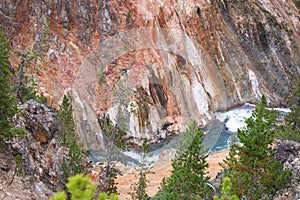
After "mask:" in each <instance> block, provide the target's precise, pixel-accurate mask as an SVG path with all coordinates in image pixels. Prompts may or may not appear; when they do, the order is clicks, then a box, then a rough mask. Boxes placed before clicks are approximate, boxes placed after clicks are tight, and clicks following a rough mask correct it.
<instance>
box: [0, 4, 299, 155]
mask: <svg viewBox="0 0 300 200" xmlns="http://www.w3.org/2000/svg"><path fill="white" fill-rule="evenodd" d="M0 24H1V25H2V28H3V30H4V32H5V34H6V35H7V37H8V38H10V39H11V48H12V49H13V50H16V51H22V52H26V51H31V52H32V51H35V52H38V53H40V54H41V55H43V57H44V58H45V59H44V61H43V62H42V65H43V66H45V69H41V68H39V69H37V72H36V74H37V76H36V79H37V80H38V82H39V89H40V91H41V93H42V94H43V95H45V96H47V99H48V104H50V105H54V106H57V104H58V103H59V100H60V99H61V97H62V95H63V94H68V95H69V96H70V98H71V100H72V102H73V106H74V111H75V112H74V115H75V116H76V119H77V121H78V129H77V130H78V134H79V136H80V138H81V139H82V141H83V143H84V144H85V145H86V147H87V149H89V150H95V151H96V150H101V149H103V148H105V142H104V137H103V132H102V129H101V127H100V125H99V123H98V121H99V120H101V119H103V118H105V116H109V117H110V119H111V120H112V121H113V122H116V121H117V123H119V124H121V121H120V116H123V120H125V123H122V124H123V125H122V127H121V128H123V129H124V130H126V131H127V132H128V134H127V139H128V141H129V142H130V143H133V144H138V143H139V142H140V141H142V138H148V139H150V140H151V141H152V142H157V141H159V140H160V139H165V138H166V137H169V136H170V135H173V134H176V133H178V132H180V131H181V130H182V129H184V127H185V126H186V125H187V124H188V123H189V122H190V121H191V120H192V119H196V120H197V121H198V122H199V124H200V126H202V127H204V126H205V125H207V124H208V123H209V121H210V119H212V117H213V113H214V112H215V111H220V110H226V109H229V108H232V107H235V106H238V105H241V104H244V103H246V102H252V103H255V102H257V101H258V100H259V98H260V96H261V95H262V94H265V95H266V96H267V97H268V99H269V101H270V103H271V104H272V105H276V106H281V105H285V104H286V97H287V96H288V94H289V90H290V88H291V86H292V85H293V84H294V82H295V81H296V79H297V77H299V74H300V53H299V50H300V34H299V33H300V14H299V8H298V7H296V5H295V4H294V2H293V1H289V0H152V1H147V0H132V1H128V0H76V1H75V0H74V1H67V0H43V1H36V0H27V1H18V0H1V1H0ZM19 62H20V57H19V55H18V54H15V53H12V54H11V63H12V66H13V67H14V68H17V66H18V64H19ZM122 122H123V121H122Z"/></svg>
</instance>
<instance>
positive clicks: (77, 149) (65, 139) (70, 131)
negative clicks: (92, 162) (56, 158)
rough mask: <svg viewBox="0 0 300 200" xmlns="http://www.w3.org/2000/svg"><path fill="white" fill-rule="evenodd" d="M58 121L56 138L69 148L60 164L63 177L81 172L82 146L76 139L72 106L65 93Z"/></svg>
mask: <svg viewBox="0 0 300 200" xmlns="http://www.w3.org/2000/svg"><path fill="white" fill-rule="evenodd" d="M58 123H59V125H60V131H59V136H58V139H59V141H60V144H61V145H62V146H65V147H67V148H69V152H68V157H66V158H64V163H63V165H62V168H63V172H64V174H63V175H64V178H65V179H66V178H67V177H69V176H74V175H76V174H79V173H82V171H83V163H82V156H83V153H84V150H83V148H82V147H81V145H80V144H79V143H78V142H77V140H76V135H75V120H74V118H73V107H72V105H71V104H70V101H69V99H68V97H67V96H66V95H64V97H63V100H62V103H61V104H60V105H59V111H58Z"/></svg>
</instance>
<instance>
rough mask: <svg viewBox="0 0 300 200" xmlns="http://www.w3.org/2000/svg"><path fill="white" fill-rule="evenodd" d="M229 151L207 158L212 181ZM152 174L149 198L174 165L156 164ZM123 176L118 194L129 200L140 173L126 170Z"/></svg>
mask: <svg viewBox="0 0 300 200" xmlns="http://www.w3.org/2000/svg"><path fill="white" fill-rule="evenodd" d="M228 153H229V150H222V151H218V152H215V153H212V154H210V155H209V156H208V157H207V162H208V164H209V167H208V169H207V172H208V175H209V176H210V177H211V179H214V178H215V177H216V175H217V174H218V173H219V172H220V171H221V169H222V168H221V166H220V165H219V163H221V162H222V161H223V159H224V158H225V157H226V156H228ZM150 170H151V172H153V173H151V174H148V175H147V180H148V181H149V183H148V187H147V193H148V195H149V196H154V195H155V194H156V193H157V192H158V190H159V188H158V187H159V186H160V184H161V182H162V180H163V178H164V177H168V176H170V174H171V171H172V165H171V161H170V160H164V161H161V162H158V163H156V164H155V165H153V166H152V167H151V169H150ZM122 173H123V176H119V177H118V178H117V183H118V185H117V187H118V192H119V193H120V199H129V197H130V196H129V195H128V192H131V189H130V186H131V185H132V183H134V182H136V181H138V175H139V171H138V170H135V171H128V169H127V170H125V169H124V171H122Z"/></svg>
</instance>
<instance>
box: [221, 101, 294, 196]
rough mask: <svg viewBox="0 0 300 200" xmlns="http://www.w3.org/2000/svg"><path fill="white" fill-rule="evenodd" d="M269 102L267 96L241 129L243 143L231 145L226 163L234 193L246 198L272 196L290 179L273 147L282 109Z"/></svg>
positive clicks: (239, 133)
mask: <svg viewBox="0 0 300 200" xmlns="http://www.w3.org/2000/svg"><path fill="white" fill-rule="evenodd" d="M266 105H267V101H266V98H265V97H264V96H263V97H262V99H261V101H260V103H259V104H258V105H257V106H256V108H255V110H254V111H253V113H252V116H251V117H250V118H248V119H247V120H246V127H245V128H244V129H242V130H240V129H239V130H238V133H237V136H238V138H239V140H240V142H241V144H242V145H237V144H234V145H232V146H231V148H230V153H229V157H227V158H226V160H225V161H224V162H225V165H223V167H224V168H225V174H226V175H227V176H228V177H229V178H230V179H231V180H232V182H233V192H234V193H235V194H237V195H238V196H240V197H243V198H246V199H272V197H273V196H274V195H275V193H276V191H277V190H279V189H282V188H284V187H286V186H287V185H288V184H289V181H290V175H291V173H290V172H289V171H285V170H283V166H282V165H281V164H280V163H279V162H277V161H275V159H274V151H273V150H272V143H273V141H274V135H275V127H276V125H275V122H276V119H277V117H278V112H276V111H274V110H269V109H266Z"/></svg>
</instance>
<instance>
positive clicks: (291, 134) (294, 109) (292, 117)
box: [277, 77, 300, 142]
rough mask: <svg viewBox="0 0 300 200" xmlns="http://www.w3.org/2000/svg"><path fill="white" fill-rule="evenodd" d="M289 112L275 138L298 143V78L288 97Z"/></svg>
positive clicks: (299, 140)
mask: <svg viewBox="0 0 300 200" xmlns="http://www.w3.org/2000/svg"><path fill="white" fill-rule="evenodd" d="M288 104H289V108H290V109H291V112H289V113H288V114H287V115H286V116H285V118H284V121H283V125H282V126H281V127H280V131H278V134H277V137H278V138H280V139H289V140H293V141H296V142H300V77H299V78H298V83H297V85H296V87H295V88H294V90H293V92H292V94H291V95H290V96H289V101H288Z"/></svg>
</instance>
